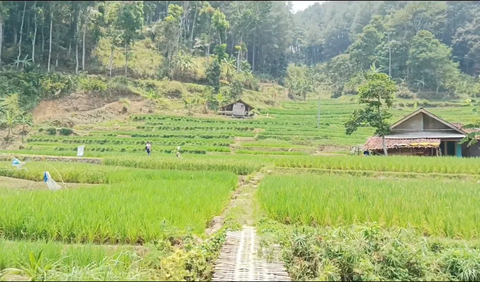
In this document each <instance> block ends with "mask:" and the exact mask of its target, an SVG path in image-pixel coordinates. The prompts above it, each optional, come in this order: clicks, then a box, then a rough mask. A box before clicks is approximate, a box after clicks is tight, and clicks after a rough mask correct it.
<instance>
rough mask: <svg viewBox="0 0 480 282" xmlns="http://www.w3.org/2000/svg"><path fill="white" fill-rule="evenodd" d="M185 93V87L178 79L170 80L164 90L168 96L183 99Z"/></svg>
mask: <svg viewBox="0 0 480 282" xmlns="http://www.w3.org/2000/svg"><path fill="white" fill-rule="evenodd" d="M184 94H185V88H184V87H183V85H182V83H180V82H178V81H170V82H169V83H168V84H167V87H166V89H165V91H164V95H165V96H166V97H168V98H174V99H181V98H182V97H183V95H184Z"/></svg>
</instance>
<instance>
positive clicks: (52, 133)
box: [46, 128, 57, 135]
mask: <svg viewBox="0 0 480 282" xmlns="http://www.w3.org/2000/svg"><path fill="white" fill-rule="evenodd" d="M46 132H47V134H48V135H57V129H55V128H47V130H46Z"/></svg>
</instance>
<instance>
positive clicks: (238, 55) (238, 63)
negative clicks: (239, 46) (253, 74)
mask: <svg viewBox="0 0 480 282" xmlns="http://www.w3.org/2000/svg"><path fill="white" fill-rule="evenodd" d="M241 52H242V50H238V54H237V72H240V53H241Z"/></svg>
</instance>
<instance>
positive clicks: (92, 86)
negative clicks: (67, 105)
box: [78, 75, 107, 93]
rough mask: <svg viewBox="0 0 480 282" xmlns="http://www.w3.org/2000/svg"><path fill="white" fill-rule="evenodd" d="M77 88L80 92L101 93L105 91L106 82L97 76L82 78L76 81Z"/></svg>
mask: <svg viewBox="0 0 480 282" xmlns="http://www.w3.org/2000/svg"><path fill="white" fill-rule="evenodd" d="M78 86H79V88H80V89H81V90H85V91H92V92H97V93H99V92H103V91H105V90H107V82H106V81H105V79H103V78H101V77H99V76H93V75H90V76H84V77H81V78H80V79H79V80H78Z"/></svg>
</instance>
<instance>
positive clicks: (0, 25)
mask: <svg viewBox="0 0 480 282" xmlns="http://www.w3.org/2000/svg"><path fill="white" fill-rule="evenodd" d="M4 20H5V19H4V18H3V16H2V13H0V67H1V66H2V50H3V22H4Z"/></svg>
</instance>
